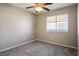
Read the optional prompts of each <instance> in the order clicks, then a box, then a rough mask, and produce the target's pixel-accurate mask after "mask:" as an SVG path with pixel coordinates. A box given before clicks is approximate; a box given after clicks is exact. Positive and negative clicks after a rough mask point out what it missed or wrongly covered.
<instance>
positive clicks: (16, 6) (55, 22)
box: [0, 3, 78, 56]
mask: <svg viewBox="0 0 79 59" xmlns="http://www.w3.org/2000/svg"><path fill="white" fill-rule="evenodd" d="M77 9H78V4H76V3H0V56H77V53H78V51H77V50H78V47H77V46H78V44H77V43H78V42H77V40H78V39H77V30H78V29H77V12H78V11H77Z"/></svg>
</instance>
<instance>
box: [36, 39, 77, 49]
mask: <svg viewBox="0 0 79 59" xmlns="http://www.w3.org/2000/svg"><path fill="white" fill-rule="evenodd" d="M35 40H38V41H42V42H46V43H50V44H55V45H59V46H63V47H68V48H73V49H77V47H72V46H68V45H63V44H59V43H55V42H49V41H46V40H40V39H35Z"/></svg>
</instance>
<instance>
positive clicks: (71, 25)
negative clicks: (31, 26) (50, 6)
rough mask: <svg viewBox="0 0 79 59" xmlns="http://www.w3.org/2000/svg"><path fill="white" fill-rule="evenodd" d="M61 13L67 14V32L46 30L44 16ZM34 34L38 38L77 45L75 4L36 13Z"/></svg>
mask: <svg viewBox="0 0 79 59" xmlns="http://www.w3.org/2000/svg"><path fill="white" fill-rule="evenodd" d="M61 14H69V20H68V32H47V31H46V17H48V16H53V15H61ZM35 34H36V35H35V36H36V38H37V39H40V40H45V41H48V42H54V43H58V44H62V45H67V46H72V47H77V6H76V5H73V6H70V7H66V8H62V9H57V10H53V11H50V12H47V13H43V14H40V15H37V19H36V33H35Z"/></svg>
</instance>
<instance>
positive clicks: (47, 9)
mask: <svg viewBox="0 0 79 59" xmlns="http://www.w3.org/2000/svg"><path fill="white" fill-rule="evenodd" d="M42 8H43V9H45V10H46V11H50V9H48V8H46V7H42Z"/></svg>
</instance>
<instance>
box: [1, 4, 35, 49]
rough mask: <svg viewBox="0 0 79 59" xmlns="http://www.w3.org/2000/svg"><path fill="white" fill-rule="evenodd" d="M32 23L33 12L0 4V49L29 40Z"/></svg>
mask: <svg viewBox="0 0 79 59" xmlns="http://www.w3.org/2000/svg"><path fill="white" fill-rule="evenodd" d="M33 24H34V16H33V14H31V13H29V12H26V11H24V10H21V9H19V8H17V7H14V6H12V5H9V4H0V50H2V49H5V48H9V47H12V46H16V45H19V44H22V43H25V42H29V41H31V40H32V35H33V27H34V26H33Z"/></svg>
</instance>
